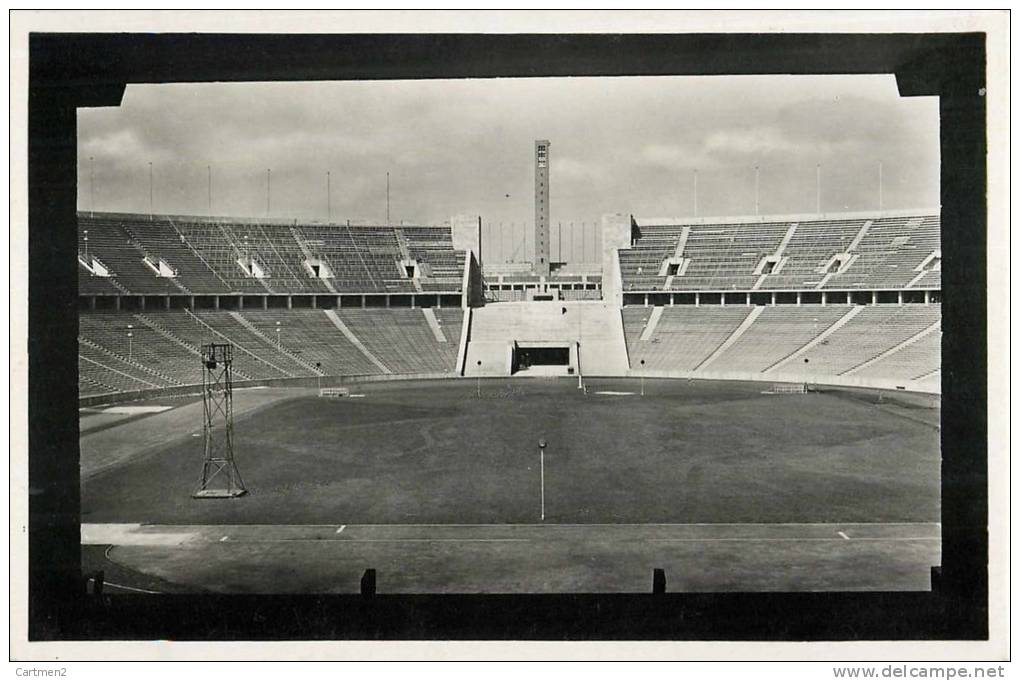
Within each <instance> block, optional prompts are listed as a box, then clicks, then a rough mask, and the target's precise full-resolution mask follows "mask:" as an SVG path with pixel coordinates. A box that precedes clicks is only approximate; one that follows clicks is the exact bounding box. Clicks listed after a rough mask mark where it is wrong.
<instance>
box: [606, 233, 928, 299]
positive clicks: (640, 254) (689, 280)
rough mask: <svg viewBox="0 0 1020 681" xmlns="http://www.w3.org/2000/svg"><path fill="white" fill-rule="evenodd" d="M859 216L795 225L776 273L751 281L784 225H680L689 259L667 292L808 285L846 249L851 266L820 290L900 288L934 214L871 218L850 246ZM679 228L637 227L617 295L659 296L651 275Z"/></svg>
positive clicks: (924, 248)
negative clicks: (642, 293)
mask: <svg viewBox="0 0 1020 681" xmlns="http://www.w3.org/2000/svg"><path fill="white" fill-rule="evenodd" d="M867 222H868V220H867V218H866V217H853V218H846V219H835V220H834V219H827V220H806V221H805V220H799V221H797V223H796V224H797V227H796V229H795V230H794V232H793V235H792V237H791V238H790V240H789V242H788V243H787V244H786V246H785V247H784V250H783V252H782V257H784V258H786V261H785V262H784V263H783V265H782V267H781V268H780V270H779V272H777V273H775V274H767V275H766V276H765V278H764V279H763V280H762V281H761V283H760V284H758V279H759V276H757V275H755V274H754V271H755V270H756V269H757V266H758V264H759V263H760V262H761V261H762V259H763V258H764V257H766V256H770V255H774V254H775V253H776V252H777V251H778V249H779V247H780V245H781V244H782V242H783V238H784V237H785V235H786V232H787V230H788V229H789V228H790V226H791V225H792V224H793V222H789V221H777V222H768V223H760V222H746V223H740V224H695V225H688V228H689V234H688V238H687V241H686V243H685V244H684V250H683V257H684V258H688V259H689V263H688V265H687V268H686V270H685V271H684V272H683V274H678V275H676V276H674V277H673V278H672V280H671V283H670V286H669V288H670V289H671V290H674V291H726V290H733V289H737V290H750V289H752V288H753V287H755V285H756V284H758V288H759V289H760V290H763V291H768V290H792V289H801V290H805V289H813V288H816V287H817V286H818V285H819V284H820V283H821V282H822V280H823V278H824V277H825V274H826V273H825V272H824V271H822V270H823V269H824V267H825V266H826V264H827V263H828V262H829V261H830V260H831V258H832V257H833V256H834V255H836V254H838V253H846V252H851V251H850V247H851V245H853V246H854V248H853V250H852V254H853V255H855V256H856V258H855V260H854V262H853V263H852V264H851V265H850V267H849V268H847V270H846V271H844V272H843V273H842V274H834V275H832V276H830V277H829V278H828V279H827V280H826V281H825V285H824V288H826V289H875V290H879V289H896V288H903V287H905V286H906V285H907V284H908V283H909V282H910V281H911V280H912V279H913V278H914V277H915V276H917V271H916V269H915V268H916V267H917V266H918V265H920V264H921V263H922V262H923V261H924V260H925V258H927V257H928V256H929V255H930V254H931V253H932V252H933V251H935V250H936V249H938V248H939V245H940V234H939V229H940V221H939V217H938V216H930V215H929V216H913V217H911V216H906V217H877V218H875V219H873V220H871V221H870V222H871V224H870V225H869V227H868V230H867V232H866V234H865V235H864V238H863V239H862V240H861V241H860V243H859V244H854V240H855V238H856V236H857V234H858V233H859V232H860V231H861V228H862V227H863V226H864V225H865V223H867ZM684 228H685V226H684V225H682V224H677V225H642V226H640V227H639V232H640V236H639V238H638V239H637V241H636V242H635V243H634V244H633V247H632V248H630V249H623V250H621V251H620V252H619V255H620V270H621V274H622V276H623V282H624V290H628V291H661V290H663V289H664V288H665V287H666V282H667V277H666V276H664V275H659V271H660V269H661V267H662V264H663V262H664V261H665V259H666V258H669V257H671V256H673V255H674V253H675V252H676V249H677V246H678V245H679V242H680V238H681V235H682V233H683V231H684ZM940 285H941V277H940V275H939V274H938V273H935V272H933V273H930V274H926V275H925V276H924V277H923V278H922V279H921V280H919V281H918V282H917V283H915V285H914V287H915V288H937V287H939V286H940Z"/></svg>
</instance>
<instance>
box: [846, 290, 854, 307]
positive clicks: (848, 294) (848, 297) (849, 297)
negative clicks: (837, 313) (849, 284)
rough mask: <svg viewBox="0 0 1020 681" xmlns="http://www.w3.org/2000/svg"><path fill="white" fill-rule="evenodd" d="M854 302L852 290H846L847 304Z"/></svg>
mask: <svg viewBox="0 0 1020 681" xmlns="http://www.w3.org/2000/svg"><path fill="white" fill-rule="evenodd" d="M852 302H853V299H852V298H851V296H850V291H847V292H846V304H847V305H849V304H850V303H852Z"/></svg>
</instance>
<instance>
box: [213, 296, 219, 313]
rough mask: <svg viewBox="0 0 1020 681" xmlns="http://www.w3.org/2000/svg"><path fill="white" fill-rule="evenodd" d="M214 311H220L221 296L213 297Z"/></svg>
mask: <svg viewBox="0 0 1020 681" xmlns="http://www.w3.org/2000/svg"><path fill="white" fill-rule="evenodd" d="M213 309H214V310H218V309H220V297H219V296H213Z"/></svg>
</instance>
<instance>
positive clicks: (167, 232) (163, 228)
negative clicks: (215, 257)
mask: <svg viewBox="0 0 1020 681" xmlns="http://www.w3.org/2000/svg"><path fill="white" fill-rule="evenodd" d="M122 225H123V227H124V231H125V232H126V233H128V234H129V235H130V236H131V238H133V239H134V240H135V241H136V242H137V243H138V244H139V245H140V246H141V248H142V251H143V252H144V253H145V254H146V255H147V256H149V257H150V258H151V259H152V261H153V262H158V261H159V260H160V259H162V260H164V261H165V262H166V263H167V264H168V265H170V267H172V268H173V269H174V270H176V272H177V277H176V279H177V282H178V283H179V284H184V282H187V283H186V284H184V285H186V286H187V289H188V290H189V291H191V292H193V293H227V292H228V291H229V289H228V288H227V286H226V284H224V282H223V281H222V280H221V279H220V278H219V277H217V276H216V273H215V272H214V271H213V270H212V269H210V268H209V265H207V264H206V263H205V262H204V261H203V260H202V259H201V258H200V257H199V256H198V254H197V253H196V252H195V250H194V249H192V247H191V245H190V244H189V243H188V242H187V240H186V239H185V238H184V235H183V234H181V233H180V232H179V231H178V230H177V227H176V225H175V224H174V222H173V220H172V219H170V218H165V217H162V216H154V219H153V220H147V219H137V220H130V219H125V220H124V221H123V222H122Z"/></svg>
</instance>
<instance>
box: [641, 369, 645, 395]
mask: <svg viewBox="0 0 1020 681" xmlns="http://www.w3.org/2000/svg"><path fill="white" fill-rule="evenodd" d="M644 396H645V360H641V397H644Z"/></svg>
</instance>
